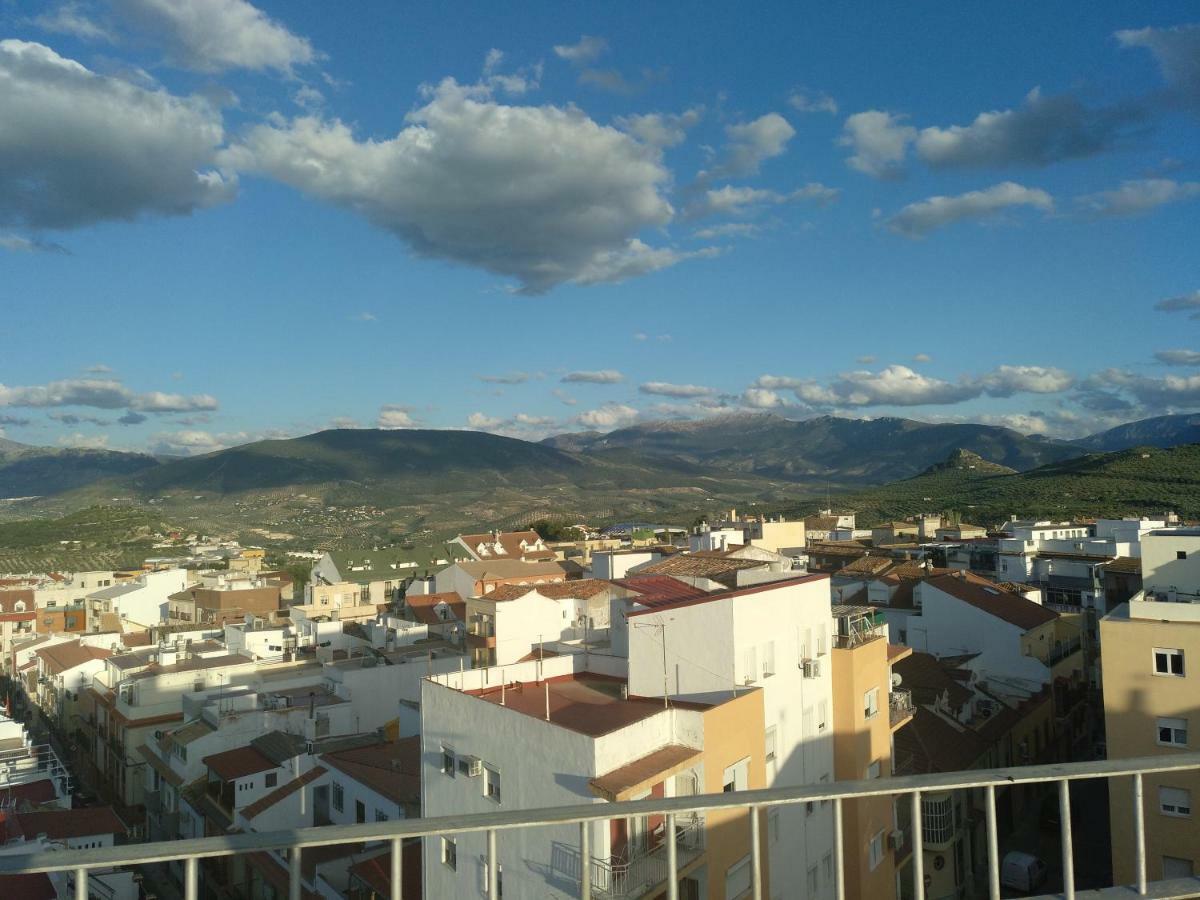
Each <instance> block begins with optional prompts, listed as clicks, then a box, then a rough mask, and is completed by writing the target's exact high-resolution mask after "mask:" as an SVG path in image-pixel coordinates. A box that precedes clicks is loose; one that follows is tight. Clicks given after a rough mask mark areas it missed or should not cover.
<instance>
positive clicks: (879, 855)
mask: <svg viewBox="0 0 1200 900" xmlns="http://www.w3.org/2000/svg"><path fill="white" fill-rule="evenodd" d="M886 836H887V829H884V828H880V829H879V830H878V831H877V832H875V834H874V835H872V836H871V840H869V841H867V866H868V867H869V868H870V869H871V871H872V872H874V871H875V870H876V869H877V868H879V864H880V863H881V862H883V844H884V838H885V837H886Z"/></svg>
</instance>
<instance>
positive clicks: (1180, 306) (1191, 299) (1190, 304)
mask: <svg viewBox="0 0 1200 900" xmlns="http://www.w3.org/2000/svg"><path fill="white" fill-rule="evenodd" d="M1154 308H1155V309H1157V310H1158V311H1159V312H1188V313H1191V315H1190V316H1188V318H1190V319H1200V291H1192V292H1191V293H1190V294H1180V295H1179V296H1177V297H1167V298H1166V299H1165V300H1159V301H1158V302H1157V303H1155V304H1154Z"/></svg>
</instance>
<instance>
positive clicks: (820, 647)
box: [817, 625, 825, 656]
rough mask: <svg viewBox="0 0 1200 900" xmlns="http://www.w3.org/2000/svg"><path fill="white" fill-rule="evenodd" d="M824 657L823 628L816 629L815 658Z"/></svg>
mask: <svg viewBox="0 0 1200 900" xmlns="http://www.w3.org/2000/svg"><path fill="white" fill-rule="evenodd" d="M824 655H825V626H824V625H822V626H821V627H820V628H818V629H817V656H824Z"/></svg>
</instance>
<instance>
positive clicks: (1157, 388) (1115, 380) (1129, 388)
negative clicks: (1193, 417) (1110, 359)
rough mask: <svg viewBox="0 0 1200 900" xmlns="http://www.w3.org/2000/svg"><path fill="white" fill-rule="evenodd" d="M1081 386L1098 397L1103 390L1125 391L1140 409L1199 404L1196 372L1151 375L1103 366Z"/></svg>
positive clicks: (1199, 385)
mask: <svg viewBox="0 0 1200 900" xmlns="http://www.w3.org/2000/svg"><path fill="white" fill-rule="evenodd" d="M1083 387H1084V388H1085V389H1091V390H1095V391H1099V392H1100V397H1101V398H1103V397H1105V396H1106V395H1105V393H1104V392H1116V393H1117V394H1118V395H1120V394H1125V395H1129V396H1131V397H1133V398H1134V399H1136V400H1137V402H1138V403H1139V404H1141V407H1142V411H1143V412H1144V413H1156V412H1161V411H1171V410H1176V409H1180V408H1194V407H1196V406H1200V374H1197V375H1173V374H1167V375H1165V376H1163V377H1162V378H1154V377H1150V376H1147V375H1139V374H1137V373H1135V372H1129V371H1126V370H1124V369H1105V370H1104V371H1102V372H1097V373H1096V374H1094V375H1092V376H1090V377H1089V378H1088V379H1087V380H1086V381H1085V382H1084V383H1083Z"/></svg>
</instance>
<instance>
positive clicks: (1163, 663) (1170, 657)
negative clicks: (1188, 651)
mask: <svg viewBox="0 0 1200 900" xmlns="http://www.w3.org/2000/svg"><path fill="white" fill-rule="evenodd" d="M1154 674H1155V675H1174V676H1176V677H1178V678H1182V677H1183V651H1182V650H1168V649H1164V648H1162V647H1155V648H1154Z"/></svg>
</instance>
